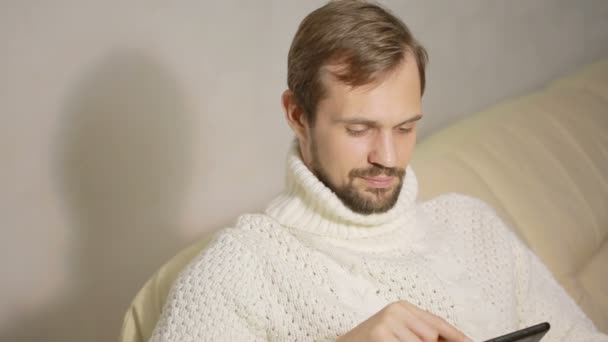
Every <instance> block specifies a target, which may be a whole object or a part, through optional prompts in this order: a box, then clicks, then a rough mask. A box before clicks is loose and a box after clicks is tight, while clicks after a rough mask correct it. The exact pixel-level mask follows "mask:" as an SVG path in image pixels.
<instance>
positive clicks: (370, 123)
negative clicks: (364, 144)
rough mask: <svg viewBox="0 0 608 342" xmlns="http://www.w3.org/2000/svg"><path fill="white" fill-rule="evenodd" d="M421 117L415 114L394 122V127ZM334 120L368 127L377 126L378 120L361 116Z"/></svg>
mask: <svg viewBox="0 0 608 342" xmlns="http://www.w3.org/2000/svg"><path fill="white" fill-rule="evenodd" d="M420 119H422V114H417V115H415V116H413V117H411V118H409V119H407V120H405V121H403V122H400V123H398V124H396V125H395V126H394V127H399V126H403V125H405V124H408V123H412V122H416V121H418V120H420ZM336 122H342V123H345V124H350V125H366V126H370V127H377V126H378V122H377V121H374V120H369V119H362V118H356V117H355V118H352V119H338V120H336Z"/></svg>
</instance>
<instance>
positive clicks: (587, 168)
mask: <svg viewBox="0 0 608 342" xmlns="http://www.w3.org/2000/svg"><path fill="white" fill-rule="evenodd" d="M413 166H414V170H416V174H417V176H418V178H419V182H420V198H421V199H426V198H431V197H433V196H436V195H438V194H440V193H445V192H461V193H466V194H469V195H473V196H475V197H478V198H481V199H483V200H485V201H486V202H488V203H490V204H491V205H492V206H493V207H494V208H496V210H497V211H498V212H499V214H500V215H501V216H502V217H503V218H504V219H505V220H506V221H507V222H508V223H509V224H510V225H511V227H512V228H513V229H514V230H515V231H516V233H517V234H518V235H519V236H520V237H521V238H522V239H523V240H524V241H525V242H526V243H528V245H529V246H530V247H531V248H532V249H533V250H534V251H535V252H536V253H537V254H538V255H539V256H540V257H541V258H542V259H543V260H544V261H545V263H546V264H547V266H548V267H549V268H550V269H551V271H552V272H553V273H554V275H555V277H556V278H557V279H558V280H559V281H560V283H561V284H562V285H563V286H564V287H565V288H566V289H567V291H568V292H569V293H570V295H571V296H572V297H573V298H574V299H575V300H576V301H577V302H578V303H579V305H580V306H581V307H582V308H583V310H584V311H585V312H586V313H587V315H588V316H589V317H590V318H591V319H592V320H593V321H594V322H595V324H596V326H597V327H598V328H599V329H600V330H602V331H603V332H605V333H608V242H607V241H608V60H606V61H603V62H599V63H596V64H594V65H591V66H589V67H587V68H584V69H583V70H582V71H579V72H578V73H576V74H575V75H573V76H571V77H567V78H565V79H562V80H560V81H557V82H555V83H553V84H550V85H549V86H548V87H547V88H545V89H543V90H542V91H539V92H536V93H533V94H530V95H528V96H525V97H521V98H517V99H514V100H511V101H508V102H506V103H502V104H499V105H497V106H494V107H493V108H490V109H488V110H485V111H483V112H481V113H477V114H474V115H471V116H469V117H467V118H466V119H464V120H461V121H460V122H458V123H456V124H454V125H452V126H451V127H448V128H446V129H444V130H442V131H440V132H438V133H437V134H435V135H433V136H431V137H430V138H428V139H425V140H424V141H423V142H421V143H420V144H419V145H418V147H417V150H416V153H415V156H414V161H413ZM208 239H209V238H208V237H207V238H205V239H203V240H201V241H199V242H197V243H195V244H194V245H192V246H190V247H189V248H187V249H185V250H183V251H182V252H181V253H179V254H178V255H177V256H176V257H174V258H173V259H172V260H170V261H169V262H168V263H167V264H165V265H164V266H163V267H161V269H160V270H159V271H158V272H157V273H156V274H155V275H154V276H153V277H152V278H151V279H150V280H149V281H148V282H147V283H146V284H145V286H144V287H143V288H142V290H141V291H140V292H139V293H138V294H137V296H136V297H135V299H134V300H133V303H132V305H131V307H130V308H129V310H128V312H127V313H126V315H125V319H124V325H123V329H122V335H121V340H122V341H124V342H127V341H128V342H135V341H138V342H139V341H147V340H148V338H149V336H150V334H151V332H152V329H153V328H154V325H155V323H156V320H157V319H158V316H159V314H160V311H161V309H162V305H163V302H164V300H165V297H166V296H167V293H168V291H169V288H170V286H171V283H172V281H173V280H174V279H175V277H176V276H177V274H178V273H179V271H180V270H181V269H182V268H183V267H184V266H185V264H186V263H187V262H188V261H189V260H190V259H191V258H193V257H194V256H195V255H196V254H197V253H199V252H200V250H201V249H202V248H204V246H205V244H206V242H207V241H208Z"/></svg>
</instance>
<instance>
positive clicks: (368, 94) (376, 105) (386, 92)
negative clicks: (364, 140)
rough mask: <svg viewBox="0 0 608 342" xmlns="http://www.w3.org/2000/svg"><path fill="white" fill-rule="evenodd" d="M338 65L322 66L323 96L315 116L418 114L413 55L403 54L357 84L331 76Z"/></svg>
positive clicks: (395, 116) (384, 117)
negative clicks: (389, 66)
mask: <svg viewBox="0 0 608 342" xmlns="http://www.w3.org/2000/svg"><path fill="white" fill-rule="evenodd" d="M335 68H338V69H335ZM340 68H341V66H339V65H328V66H326V67H325V68H324V69H325V70H324V71H323V76H322V84H323V87H324V91H325V96H324V97H323V99H321V101H319V105H318V111H317V116H318V119H319V120H323V119H326V120H330V121H335V120H344V119H348V118H350V117H353V116H356V117H357V118H361V119H366V120H371V121H382V120H387V121H394V120H403V119H407V118H409V117H412V116H415V115H417V114H420V112H421V106H422V105H421V102H422V101H421V96H422V95H421V90H420V77H419V73H418V66H417V64H416V61H415V59H414V58H413V57H410V58H405V59H404V60H403V61H402V62H401V63H400V64H399V65H398V66H396V67H395V68H394V69H393V70H391V71H389V72H387V73H385V74H383V75H381V76H380V77H377V79H376V80H374V81H373V82H371V83H369V84H365V85H362V86H357V87H353V86H351V85H348V84H345V83H344V82H342V81H340V80H339V79H338V77H336V76H335V73H334V72H335V71H336V70H337V72H338V73H339V72H340V71H341V69H340ZM342 68H343V66H342Z"/></svg>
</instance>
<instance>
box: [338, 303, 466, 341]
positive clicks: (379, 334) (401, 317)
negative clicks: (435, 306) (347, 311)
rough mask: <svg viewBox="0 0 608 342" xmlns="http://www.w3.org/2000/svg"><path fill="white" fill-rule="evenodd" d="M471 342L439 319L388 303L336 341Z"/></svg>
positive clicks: (410, 308)
mask: <svg viewBox="0 0 608 342" xmlns="http://www.w3.org/2000/svg"><path fill="white" fill-rule="evenodd" d="M359 341H361V342H363V341H400V342H406V341H407V342H410V341H411V342H431V341H432V342H437V341H449V342H471V340H470V339H469V338H467V337H466V336H465V335H464V334H463V333H461V332H460V331H458V330H456V328H454V327H453V326H451V325H450V324H449V323H448V322H446V321H445V320H444V319H443V318H440V317H437V316H435V315H433V314H431V313H429V312H427V311H424V310H422V309H420V308H417V307H415V306H414V305H412V304H410V303H408V302H406V301H398V302H394V303H391V304H389V305H387V306H386V307H384V309H382V310H380V311H379V312H378V313H376V314H375V315H373V316H372V317H370V318H368V319H367V320H366V321H364V322H363V323H361V324H359V325H358V326H356V327H355V328H354V329H353V330H351V331H349V332H348V333H346V334H345V335H343V336H342V337H340V338H339V339H338V342H359Z"/></svg>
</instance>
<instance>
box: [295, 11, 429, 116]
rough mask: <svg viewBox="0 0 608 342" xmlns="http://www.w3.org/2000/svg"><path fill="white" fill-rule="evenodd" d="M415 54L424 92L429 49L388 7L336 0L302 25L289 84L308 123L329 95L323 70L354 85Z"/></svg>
mask: <svg viewBox="0 0 608 342" xmlns="http://www.w3.org/2000/svg"><path fill="white" fill-rule="evenodd" d="M408 51H409V52H411V53H412V55H413V56H414V57H415V58H416V63H417V65H418V72H419V76H420V86H421V90H420V91H421V94H422V93H424V86H425V67H426V63H427V61H428V56H427V52H426V50H425V49H424V47H422V45H420V44H419V43H418V42H417V41H416V40H415V39H414V37H413V36H412V34H411V33H410V31H409V29H408V28H407V26H406V25H405V24H404V23H403V22H402V21H401V20H400V19H399V18H397V17H396V16H394V15H393V14H392V13H391V12H390V11H389V10H387V9H385V8H383V7H381V6H380V5H378V4H375V3H372V2H369V1H363V0H334V1H330V2H329V3H327V4H326V5H324V6H323V7H320V8H318V9H316V10H315V11H313V12H311V13H310V14H309V15H308V16H306V18H304V20H302V23H300V26H299V28H298V31H297V32H296V35H295V37H294V39H293V42H292V44H291V48H290V49H289V56H288V59H287V84H288V86H289V89H290V90H291V91H292V92H293V93H294V96H295V100H296V102H297V104H298V105H299V106H300V107H301V108H302V109H303V110H304V112H305V113H306V117H307V119H308V120H309V122H310V123H313V122H314V119H315V112H316V108H317V104H318V103H319V101H320V100H321V99H322V98H323V97H324V96H325V90H324V88H323V84H322V82H321V76H322V75H321V69H322V67H323V66H325V65H328V64H335V65H338V66H340V68H339V69H338V71H336V72H333V71H332V74H333V75H334V76H336V77H337V78H338V79H339V80H340V81H342V82H344V83H346V84H348V85H351V86H353V87H357V86H361V85H365V84H369V83H372V82H374V81H377V80H379V79H380V78H381V77H382V76H383V75H385V74H387V73H389V72H390V71H392V70H393V69H394V68H395V67H396V66H398V65H399V64H400V63H401V62H402V61H403V59H404V58H405V55H406V52H408Z"/></svg>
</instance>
